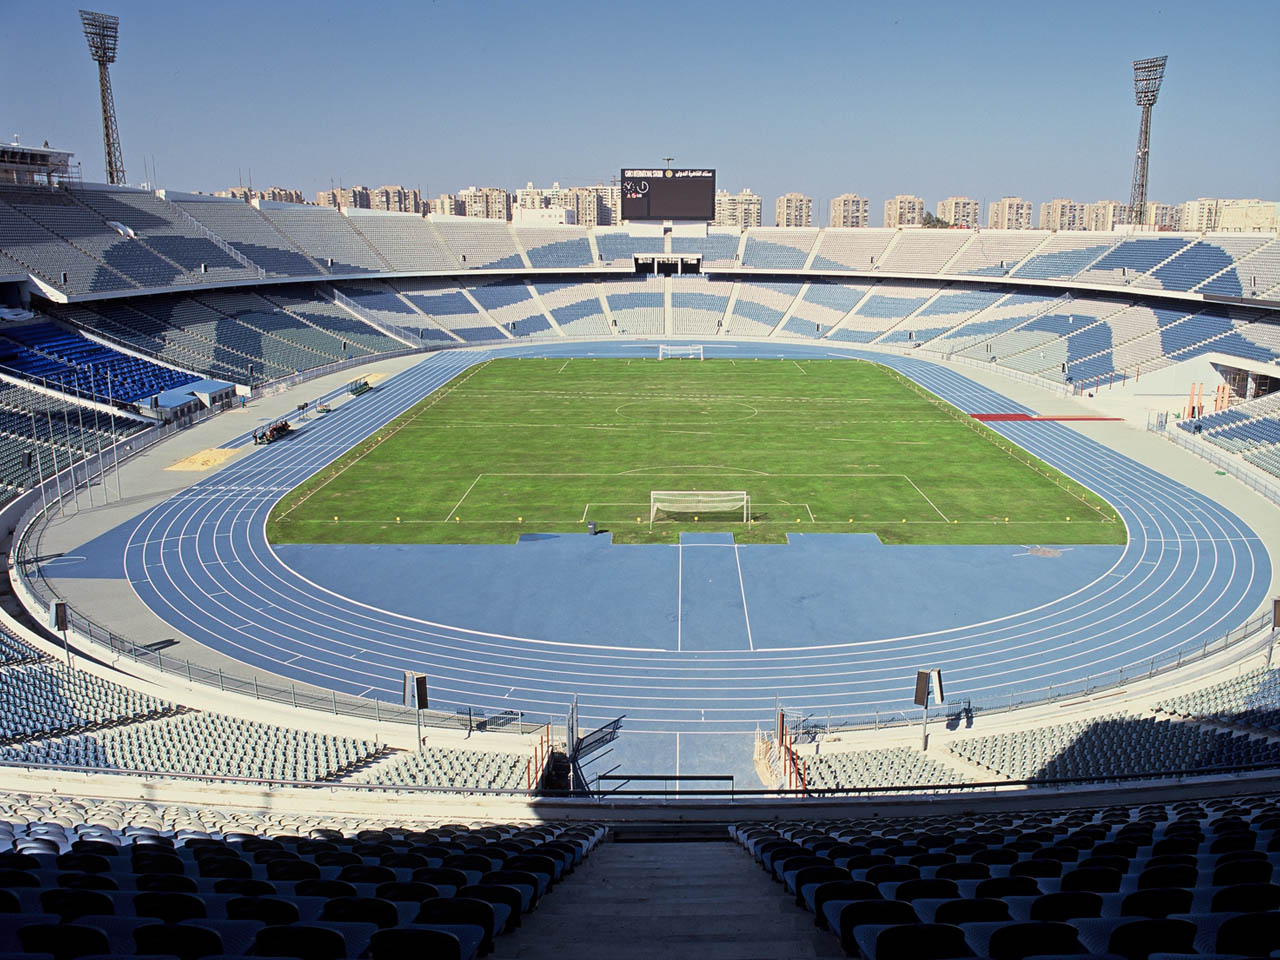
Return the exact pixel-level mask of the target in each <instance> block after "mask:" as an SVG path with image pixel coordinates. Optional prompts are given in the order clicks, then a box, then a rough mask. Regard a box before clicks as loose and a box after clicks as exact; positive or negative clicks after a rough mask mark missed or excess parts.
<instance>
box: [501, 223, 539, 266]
mask: <svg viewBox="0 0 1280 960" xmlns="http://www.w3.org/2000/svg"><path fill="white" fill-rule="evenodd" d="M507 233H509V234H511V242H512V244H514V245H515V248H516V253H518V254H520V262H521V263H523V264H524V265H525V269H527V270H532V269H533V261H532V260H530V259H529V251H527V250H526V249H525V248H524V244H523V243H521V242H520V235H519V234H518V233H516V225H515V224H514V223H508V224H507Z"/></svg>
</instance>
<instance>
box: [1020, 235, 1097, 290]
mask: <svg viewBox="0 0 1280 960" xmlns="http://www.w3.org/2000/svg"><path fill="white" fill-rule="evenodd" d="M1115 245H1116V238H1115V237H1111V236H1107V235H1105V234H1096V233H1066V232H1064V233H1055V234H1054V235H1053V236H1051V237H1050V238H1049V239H1048V240H1046V241H1045V242H1044V245H1043V246H1040V247H1037V248H1036V252H1035V253H1034V254H1033V255H1032V256H1030V257H1028V258H1027V259H1026V260H1025V261H1023V262H1022V263H1021V264H1019V265H1018V266H1017V267H1016V268H1015V269H1014V270H1012V271H1011V272H1010V276H1014V277H1030V278H1033V279H1037V280H1056V279H1066V278H1067V277H1074V276H1075V275H1076V274H1078V273H1080V272H1081V271H1082V270H1084V269H1085V268H1086V267H1088V266H1089V265H1090V264H1091V263H1093V262H1094V261H1095V260H1097V259H1098V258H1099V257H1101V256H1102V255H1103V254H1104V253H1106V252H1107V251H1108V250H1110V249H1111V248H1112V247H1114V246H1115Z"/></svg>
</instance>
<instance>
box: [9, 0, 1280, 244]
mask: <svg viewBox="0 0 1280 960" xmlns="http://www.w3.org/2000/svg"><path fill="white" fill-rule="evenodd" d="M85 2H87V3H90V4H94V5H97V4H101V5H102V6H101V8H102V9H104V10H106V11H107V12H111V13H115V14H118V15H119V17H120V20H121V26H120V30H121V42H120V60H119V62H118V63H117V64H116V65H115V66H114V67H113V68H112V81H113V84H114V87H115V96H116V107H117V112H118V115H119V125H120V134H121V139H122V142H123V144H124V159H125V166H126V168H127V170H128V173H129V177H130V180H131V182H138V181H140V180H141V179H143V157H144V156H146V157H147V158H148V163H149V162H150V158H151V157H152V156H154V158H155V161H156V165H157V168H158V169H157V172H158V177H157V180H158V183H159V185H161V186H166V187H170V188H174V189H182V190H207V191H212V190H216V189H220V188H223V187H226V186H228V185H230V184H234V183H236V182H237V176H238V174H237V171H242V172H243V175H244V177H245V179H246V180H247V178H248V172H249V170H250V169H252V171H253V181H254V183H255V184H258V185H265V184H268V183H272V184H280V185H283V186H292V187H299V188H301V189H303V190H304V191H305V192H306V193H307V194H308V195H309V196H311V195H313V194H314V192H315V191H316V190H318V189H322V188H325V187H327V186H328V185H329V182H330V179H331V178H332V180H333V182H334V183H335V184H336V183H337V182H338V181H339V180H341V181H342V182H343V183H344V184H346V185H351V184H353V183H364V184H368V185H371V186H376V185H378V184H381V183H404V184H406V185H409V186H419V187H421V188H422V189H423V190H424V191H428V192H430V193H431V194H438V193H441V192H453V191H455V190H457V189H459V188H461V187H465V186H468V185H470V184H476V185H481V186H484V185H499V186H504V187H507V188H510V189H514V188H516V187H519V186H523V185H524V183H525V182H526V181H529V180H532V181H534V182H535V183H537V184H539V185H549V184H550V182H551V181H552V180H559V181H560V182H561V183H562V184H566V185H567V184H578V183H594V182H596V181H597V180H605V181H607V180H608V178H609V177H611V176H615V175H616V174H617V170H618V168H619V167H621V166H624V165H640V164H658V163H660V162H661V159H660V158H661V157H663V156H673V157H675V158H676V159H675V162H676V165H685V166H700V167H702V166H707V167H716V168H717V169H718V171H719V177H718V179H719V186H721V187H726V188H729V189H732V190H737V189H740V188H742V187H751V188H752V189H753V190H755V191H756V192H757V193H759V194H761V195H763V196H764V198H765V203H766V207H765V211H766V212H765V221H766V222H769V221H770V220H771V218H772V217H771V215H772V202H773V198H774V197H775V196H776V195H777V194H779V193H783V192H786V191H788V190H800V191H802V192H804V193H807V194H810V195H811V196H813V197H814V198H815V200H816V203H815V214H817V213H818V211H819V210H820V211H821V215H822V216H823V218H824V220H825V214H826V202H827V200H828V199H829V198H830V197H832V196H834V195H836V194H838V193H842V192H845V191H853V192H857V193H860V194H862V195H864V196H868V197H870V198H871V201H872V220H873V222H879V215H880V204H881V202H882V201H883V200H884V198H885V197H887V196H891V195H893V194H895V193H915V194H919V195H921V196H923V197H924V198H925V200H926V201H927V203H928V205H929V208H930V209H932V208H933V205H934V204H935V203H936V202H937V201H938V200H939V199H941V198H943V197H945V196H948V195H951V194H959V195H967V196H971V197H974V198H977V199H981V200H992V199H996V198H998V197H1000V196H1002V195H1004V194H1017V195H1021V196H1023V197H1025V198H1027V199H1029V200H1032V201H1034V202H1036V203H1039V202H1040V201H1042V200H1046V199H1049V198H1051V197H1055V196H1069V197H1073V198H1075V199H1077V200H1097V199H1116V200H1126V199H1127V198H1128V190H1129V180H1130V177H1131V174H1132V163H1133V150H1134V145H1135V141H1136V136H1137V126H1138V109H1137V107H1136V106H1134V103H1133V88H1132V71H1131V68H1130V61H1132V60H1133V59H1135V58H1138V57H1146V56H1154V55H1158V54H1168V55H1169V67H1168V72H1167V74H1166V78H1165V83H1164V87H1163V89H1162V91H1161V93H1160V100H1159V103H1158V104H1157V105H1156V109H1155V119H1154V123H1153V135H1152V163H1151V188H1150V192H1149V197H1150V198H1151V199H1153V200H1161V201H1166V202H1180V201H1182V200H1185V199H1191V198H1194V197H1198V196H1228V197H1262V198H1264V199H1280V109H1278V108H1277V106H1276V100H1275V96H1276V91H1277V90H1280V44H1278V43H1277V39H1276V38H1277V37H1278V36H1280V2H1277V0H1233V2H1229V3H1213V4H1207V3H1202V2H1201V3H1192V2H1184V0H1172V2H1171V0H1163V2H1155V3H1151V2H1131V0H1120V2H1116V0H1110V2H1105V3H1103V2H1074V0H1070V2H1057V3H1047V4H1040V3H1036V2H1030V3H1028V2H1018V3H955V2H947V3H941V2H932V3H930V2H920V3H877V4H870V3H860V2H852V0H845V2H833V3H826V2H808V3H799V4H789V3H762V2H757V0H737V2H731V3H727V2H726V3H721V2H694V3H690V4H643V3H628V4H607V3H587V2H577V0H565V2H551V3H542V4H523V3H520V4H517V3H515V2H508V3H487V2H479V0H472V2H464V0H435V2H425V3H409V2H404V3H388V4H382V5H378V4H353V3H349V2H348V3H335V2H332V0H315V2H308V3H299V2H280V3H271V2H268V3H248V2H244V0H227V2H221V3H208V4H197V3H188V2H181V0H180V2H153V0H85ZM77 9H78V5H77V4H69V3H63V2H61V0H52V2H49V3H21V4H17V3H15V4H6V10H5V14H4V22H5V29H6V34H7V37H6V40H5V42H4V45H3V56H2V57H0V90H3V91H4V96H3V97H2V98H0V103H2V104H3V110H0V122H2V123H5V124H7V129H5V130H3V131H0V135H2V136H4V137H5V139H8V137H9V135H10V134H11V133H13V132H17V133H19V134H21V136H22V139H23V142H25V143H40V142H41V141H43V140H45V139H48V140H49V141H50V142H51V143H52V144H53V145H55V146H59V147H63V148H65V149H70V150H74V151H75V152H76V154H77V155H78V157H79V158H80V159H81V160H82V162H83V164H84V175H85V179H87V180H102V179H104V174H103V160H102V142H101V127H100V122H99V115H98V98H97V78H96V71H95V68H94V65H93V63H92V62H91V61H90V59H89V55H88V50H87V48H86V46H85V41H84V38H83V36H82V34H81V30H80V24H79V19H78V15H77Z"/></svg>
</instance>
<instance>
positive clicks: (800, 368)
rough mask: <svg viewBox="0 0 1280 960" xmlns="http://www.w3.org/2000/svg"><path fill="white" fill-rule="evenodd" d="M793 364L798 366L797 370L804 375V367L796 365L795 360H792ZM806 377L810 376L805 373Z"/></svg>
mask: <svg viewBox="0 0 1280 960" xmlns="http://www.w3.org/2000/svg"><path fill="white" fill-rule="evenodd" d="M791 362H792V363H795V364H796V369H797V370H799V371H800V372H801V373H804V367H802V366H800V364H798V363H796V362H795V361H794V360H792V361H791ZM804 375H805V376H806V377H807V376H808V374H807V373H805V374H804Z"/></svg>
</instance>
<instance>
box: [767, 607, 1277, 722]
mask: <svg viewBox="0 0 1280 960" xmlns="http://www.w3.org/2000/svg"><path fill="white" fill-rule="evenodd" d="M1273 626H1274V625H1273V624H1272V622H1271V614H1270V613H1263V614H1261V615H1259V616H1257V617H1254V618H1253V619H1252V620H1250V621H1248V622H1247V623H1245V624H1242V625H1241V626H1239V627H1236V628H1235V629H1234V630H1231V631H1229V632H1227V633H1225V634H1223V635H1222V636H1220V637H1215V638H1213V639H1212V640H1210V639H1205V640H1203V641H1201V642H1199V643H1191V644H1184V645H1183V646H1180V647H1178V648H1176V649H1174V650H1168V651H1166V652H1164V653H1162V654H1160V655H1159V656H1155V657H1150V658H1148V659H1146V660H1141V661H1138V662H1136V663H1133V664H1128V665H1126V666H1123V667H1117V668H1115V669H1114V670H1107V671H1104V672H1102V673H1096V674H1090V675H1089V676H1086V677H1083V678H1081V679H1079V680H1074V681H1070V682H1066V683H1050V684H1045V685H1041V686H1034V687H1026V688H1024V689H1018V690H1011V691H1010V692H1009V693H1008V694H1007V695H1006V696H1001V697H988V698H978V697H974V698H964V706H963V707H959V708H957V707H955V706H954V705H949V706H947V708H946V710H945V713H941V712H940V713H933V714H931V717H932V718H933V719H935V720H937V719H938V718H939V717H940V716H947V717H949V718H950V719H952V720H957V719H959V720H961V721H963V720H964V719H965V718H966V716H967V717H972V716H975V715H977V714H979V713H981V714H982V715H984V716H990V715H992V714H1001V713H1007V712H1008V711H1010V710H1017V709H1021V708H1025V707H1033V706H1045V705H1048V704H1054V703H1061V702H1063V701H1067V700H1079V699H1084V698H1088V697H1095V696H1098V695H1100V694H1109V693H1111V692H1113V691H1115V690H1116V689H1118V688H1120V687H1123V686H1125V685H1127V684H1130V683H1135V682H1138V681H1140V680H1150V679H1152V678H1154V677H1158V676H1162V675H1164V674H1166V673H1169V672H1170V671H1172V670H1185V669H1187V668H1189V667H1191V666H1192V665H1194V664H1203V663H1204V662H1205V661H1206V660H1208V659H1210V658H1212V657H1216V656H1217V655H1218V654H1220V653H1223V652H1224V651H1226V650H1233V649H1235V650H1237V653H1238V656H1237V658H1236V659H1240V658H1243V657H1247V656H1250V655H1252V654H1254V653H1257V652H1259V651H1261V650H1265V649H1266V648H1267V647H1268V646H1269V645H1270V644H1272V643H1273V642H1275V639H1276V630H1275V629H1273ZM1187 676H1188V677H1192V676H1193V674H1191V673H1188V674H1187ZM784 705H785V706H787V712H788V713H803V714H807V715H808V724H809V725H810V726H811V727H815V728H817V729H818V730H819V731H821V732H830V733H838V732H843V731H855V730H879V729H882V728H885V727H900V726H907V725H909V724H918V723H919V722H920V715H919V713H918V712H916V711H915V710H912V712H911V713H910V714H908V713H907V712H906V711H905V710H891V711H886V712H884V713H879V712H875V711H873V712H872V713H859V714H836V713H829V712H826V711H820V710H805V709H803V708H801V707H797V706H795V705H786V704H784Z"/></svg>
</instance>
